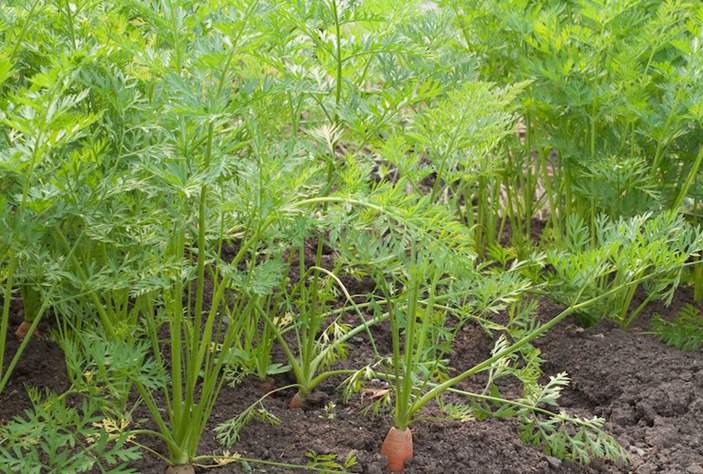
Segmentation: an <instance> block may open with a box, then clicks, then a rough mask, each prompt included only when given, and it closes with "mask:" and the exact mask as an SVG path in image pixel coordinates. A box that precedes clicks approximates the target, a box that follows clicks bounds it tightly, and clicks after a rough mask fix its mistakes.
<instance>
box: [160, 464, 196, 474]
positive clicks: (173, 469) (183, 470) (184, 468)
mask: <svg viewBox="0 0 703 474" xmlns="http://www.w3.org/2000/svg"><path fill="white" fill-rule="evenodd" d="M165 474H195V467H193V465H192V464H179V465H177V466H169V467H167V468H166V472H165Z"/></svg>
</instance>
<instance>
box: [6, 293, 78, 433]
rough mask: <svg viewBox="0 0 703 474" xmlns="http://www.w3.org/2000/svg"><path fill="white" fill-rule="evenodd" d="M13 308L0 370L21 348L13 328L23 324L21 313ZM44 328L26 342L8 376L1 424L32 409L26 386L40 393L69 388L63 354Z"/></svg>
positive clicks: (58, 391)
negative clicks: (48, 337)
mask: <svg viewBox="0 0 703 474" xmlns="http://www.w3.org/2000/svg"><path fill="white" fill-rule="evenodd" d="M14 306H15V312H14V313H13V316H12V317H11V318H10V326H9V330H8V335H7V342H6V346H5V357H4V364H3V370H5V369H6V368H7V366H8V365H9V363H10V361H11V360H12V358H13V357H14V355H15V353H16V352H17V349H18V348H19V346H20V341H18V340H17V338H16V337H15V329H16V328H17V326H18V325H19V324H20V323H21V322H22V310H21V308H18V307H17V306H19V305H14ZM46 332H47V331H46V329H45V328H44V327H43V326H42V325H40V331H39V336H37V337H33V338H32V339H30V340H29V342H28V344H27V347H26V348H25V350H24V352H23V353H22V356H21V357H20V359H19V362H18V363H17V366H16V367H15V370H14V371H13V373H12V376H11V377H10V381H9V382H8V384H7V387H5V390H3V391H2V393H0V423H2V422H3V421H5V420H8V419H10V418H12V417H14V416H15V415H18V414H20V413H22V412H23V411H24V410H25V409H26V408H29V407H31V402H30V399H29V397H28V395H27V390H26V386H32V387H35V388H38V389H39V390H41V391H46V390H48V391H51V392H54V393H62V392H63V391H65V390H66V389H68V385H69V384H68V380H67V377H66V362H65V359H64V355H63V351H62V350H61V349H60V348H59V347H58V345H57V344H56V343H54V342H53V341H50V340H49V339H47V338H46V337H45V336H44V334H46Z"/></svg>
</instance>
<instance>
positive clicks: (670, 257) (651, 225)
mask: <svg viewBox="0 0 703 474" xmlns="http://www.w3.org/2000/svg"><path fill="white" fill-rule="evenodd" d="M566 229H567V230H566V236H565V245H566V246H567V249H568V250H566V251H562V250H556V251H554V252H551V253H550V254H549V255H548V257H547V260H546V263H548V264H549V265H550V266H551V268H552V269H553V270H552V272H551V276H550V280H551V282H552V283H553V288H552V294H553V295H555V296H556V297H557V298H559V299H561V300H562V301H564V302H571V301H573V297H574V295H575V294H576V293H580V292H585V294H587V295H589V296H596V295H598V294H604V293H609V294H610V296H609V297H608V298H606V299H603V300H602V301H601V302H600V303H598V305H597V307H596V308H589V309H588V312H587V313H583V314H582V315H581V321H582V323H584V324H593V323H594V322H595V321H597V320H599V319H600V318H604V317H607V318H610V319H613V320H614V321H616V322H618V323H619V324H620V325H621V326H623V327H628V326H629V325H630V324H631V323H632V322H633V321H634V320H635V319H636V318H637V316H638V315H639V314H640V313H641V312H642V311H643V310H644V308H646V307H647V305H648V304H649V303H650V302H652V301H655V300H662V301H664V302H665V303H666V304H668V303H670V302H671V299H672V298H673V295H674V291H675V290H676V288H677V287H678V286H679V284H680V282H681V278H682V274H683V271H684V268H685V267H686V266H687V265H688V263H687V262H689V260H690V259H692V258H695V257H697V255H698V254H699V253H700V251H701V242H702V241H701V231H700V229H699V228H698V227H697V226H692V225H690V224H688V223H687V222H686V221H685V220H684V219H683V218H682V217H681V216H680V215H677V214H675V213H668V214H666V213H665V214H661V215H659V216H656V217H653V216H651V215H648V214H645V215H642V216H637V217H633V218H631V219H620V220H618V221H611V220H609V219H607V218H605V217H603V218H601V219H599V220H598V221H597V228H596V230H595V235H596V238H595V239H593V240H591V239H590V238H589V237H588V236H589V234H590V232H589V230H588V228H587V227H586V226H585V224H584V223H583V221H581V220H580V219H579V218H578V217H577V216H572V217H570V218H569V219H568V220H567V225H566ZM596 269H598V270H596ZM595 273H598V274H599V275H600V277H599V278H597V279H593V278H592V275H593V274H595ZM647 275H650V276H652V277H651V278H649V279H648V280H647V281H646V282H645V283H643V284H642V285H638V284H634V283H633V282H636V281H638V280H640V279H641V278H642V277H644V276H647ZM585 282H590V283H589V284H588V285H587V286H586V287H585V288H584V284H585ZM612 288H620V290H618V291H613V292H611V291H609V290H610V289H612ZM639 288H641V289H642V290H643V291H644V293H645V296H644V299H643V300H642V301H641V302H639V303H638V304H637V305H636V306H634V307H633V306H632V303H633V301H634V300H635V295H636V293H637V291H638V289H639Z"/></svg>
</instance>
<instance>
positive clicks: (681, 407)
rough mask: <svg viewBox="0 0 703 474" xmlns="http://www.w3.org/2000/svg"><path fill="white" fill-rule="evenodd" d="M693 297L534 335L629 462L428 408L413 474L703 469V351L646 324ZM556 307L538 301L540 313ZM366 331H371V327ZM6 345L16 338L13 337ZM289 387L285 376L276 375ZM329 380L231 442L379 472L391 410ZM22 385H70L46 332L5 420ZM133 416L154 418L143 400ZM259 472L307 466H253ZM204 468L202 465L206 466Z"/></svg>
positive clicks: (267, 454) (241, 403) (232, 397)
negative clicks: (299, 405) (331, 458)
mask: <svg viewBox="0 0 703 474" xmlns="http://www.w3.org/2000/svg"><path fill="white" fill-rule="evenodd" d="M691 301H692V295H691V292H690V291H689V290H688V289H682V290H680V291H679V292H678V293H677V296H676V299H675V301H674V302H673V304H672V305H671V306H670V307H669V308H665V307H663V305H660V304H653V305H651V306H650V308H649V309H648V310H647V312H646V313H645V314H643V315H642V316H641V317H640V319H639V320H638V321H637V322H636V323H635V325H634V327H632V328H630V329H629V330H627V331H624V330H621V329H620V328H618V327H617V326H615V325H613V324H611V323H608V322H602V323H600V324H599V325H597V326H595V327H593V328H588V329H583V328H580V327H577V326H576V325H574V324H573V321H569V320H567V321H564V322H562V323H561V324H560V325H559V326H557V327H556V328H554V329H553V330H552V331H551V332H550V333H549V334H547V335H545V336H543V337H542V338H541V339H539V340H538V341H537V342H536V345H537V346H538V347H539V348H540V349H541V350H542V358H543V359H544V361H545V362H544V364H543V370H544V371H545V376H549V375H555V374H557V373H559V372H564V371H565V372H567V373H568V374H569V375H570V377H571V380H572V383H571V385H570V387H569V388H568V389H567V390H565V392H564V395H563V396H562V399H561V405H562V407H563V408H564V409H566V410H567V411H569V412H572V413H575V414H578V415H580V416H589V417H590V416H601V417H604V418H605V419H606V420H607V425H606V427H607V430H608V431H609V432H610V433H612V434H613V435H615V436H616V437H617V439H618V440H619V442H620V443H621V444H622V445H623V447H624V448H625V449H626V451H627V452H628V454H629V456H630V462H629V464H627V465H623V466H616V465H613V464H611V463H605V462H594V463H593V464H591V465H590V466H580V465H576V464H573V463H569V462H563V461H560V460H558V459H555V458H551V457H548V456H546V455H545V454H544V453H543V452H542V451H541V450H540V449H539V448H536V447H532V446H527V445H525V444H523V443H522V442H521V441H520V440H519V438H518V435H517V427H516V424H515V423H514V422H513V421H510V420H487V421H480V422H477V421H468V422H458V421H446V420H442V419H440V418H439V417H438V416H437V415H438V414H437V413H435V411H434V409H433V408H432V407H430V408H428V409H427V410H426V412H425V413H423V416H422V417H420V419H419V420H417V422H416V423H415V425H414V427H413V434H414V451H415V458H414V459H413V460H412V461H411V462H410V463H409V464H408V468H407V469H406V472H408V473H487V474H490V473H643V474H649V473H672V474H676V473H682V474H703V442H702V440H701V436H700V435H699V432H698V430H699V429H700V426H702V425H703V353H702V352H701V351H698V352H682V351H679V350H677V349H674V348H671V347H669V346H666V345H664V344H663V343H661V342H660V341H659V340H658V339H657V338H656V337H654V336H652V335H649V334H645V332H646V331H647V329H648V324H649V319H650V318H651V317H652V315H653V314H655V313H660V314H665V315H671V316H673V315H675V314H676V313H677V312H678V310H679V309H680V308H681V307H682V306H683V305H684V304H686V303H689V302H691ZM558 311H559V308H558V307H557V306H555V305H553V304H551V303H546V302H545V303H543V304H542V306H541V308H540V313H541V317H542V318H548V317H549V316H551V315H554V314H556V313H557V312H558ZM364 337H365V336H364ZM376 337H377V338H378V339H377V343H379V345H380V346H381V347H387V340H384V339H387V338H388V331H387V329H386V328H383V327H379V328H378V330H377V333H376ZM364 341H365V339H363V338H360V340H357V341H356V344H357V345H358V346H359V348H361V349H362V350H357V351H351V352H352V356H353V357H354V358H353V359H351V360H347V361H345V362H344V365H345V366H360V365H362V364H364V363H366V362H368V357H369V351H368V350H366V348H365V347H364ZM8 343H9V344H10V347H9V351H8V352H9V353H12V352H13V348H14V347H15V346H16V344H17V343H16V341H14V340H13V336H12V334H10V337H9V339H8ZM491 347H492V341H491V339H490V338H489V337H488V336H487V335H485V333H484V332H483V331H481V330H480V329H479V328H477V327H473V326H467V327H466V328H465V329H464V330H462V331H461V332H460V333H459V334H458V335H457V338H456V340H455V350H454V354H453V357H452V359H451V362H452V365H454V366H457V367H466V366H468V365H469V364H471V363H475V362H478V361H480V360H481V359H482V358H484V357H485V356H486V355H487V354H488V352H489V351H490V349H491ZM275 382H276V383H277V385H279V386H282V385H285V384H286V383H288V382H289V380H287V379H286V376H280V377H279V378H277V379H276V380H275ZM336 383H338V380H333V381H331V382H330V383H326V384H323V385H322V386H321V387H320V389H319V390H318V391H317V392H316V393H315V395H314V396H312V397H311V399H309V400H307V402H306V405H305V407H304V408H303V409H301V410H291V409H289V408H288V403H289V400H290V397H291V396H292V395H293V391H287V392H280V393H279V394H277V395H274V396H271V397H269V398H268V399H266V401H265V402H264V403H265V406H266V408H267V409H268V410H269V411H270V412H271V413H273V414H274V415H275V416H277V417H278V418H279V419H280V420H281V423H280V424H279V425H277V426H273V425H270V424H267V423H265V422H263V421H258V420H255V421H253V422H251V423H250V424H249V425H248V426H247V427H246V428H245V429H244V430H243V431H242V432H241V439H240V441H239V442H238V444H237V445H235V446H234V447H233V448H232V449H231V451H232V452H236V453H239V454H240V455H241V456H243V457H247V458H256V459H260V460H268V461H279V462H286V463H292V464H306V463H307V462H308V458H306V452H310V451H311V452H315V453H317V454H335V455H337V457H338V460H339V461H341V460H343V459H344V458H346V456H347V455H348V454H349V453H353V454H354V455H355V456H356V459H357V463H356V465H355V466H354V467H353V468H351V470H352V471H353V472H363V473H383V472H385V471H384V464H385V463H384V460H383V458H382V457H381V456H380V454H378V451H379V449H380V445H381V442H382V441H383V438H384V436H385V434H386V432H387V430H388V428H389V421H388V419H389V418H388V417H387V416H372V415H365V414H364V413H363V409H364V407H366V406H367V401H365V400H362V399H361V398H360V397H357V398H353V399H352V400H350V401H349V402H348V403H344V402H343V401H342V400H341V399H340V398H339V391H338V390H337V389H336V386H335V384H336ZM25 385H34V386H37V387H41V388H48V389H51V390H54V391H61V390H62V389H65V388H66V386H67V382H66V379H65V365H64V361H63V356H62V354H61V351H60V349H59V348H58V347H57V346H56V345H55V344H54V343H53V342H51V341H48V340H47V339H44V338H36V339H35V340H33V341H32V342H31V344H30V345H29V346H28V349H27V352H26V353H25V355H24V357H23V358H22V361H21V363H20V365H19V366H18V368H17V369H16V372H15V373H14V375H13V377H12V381H11V384H10V385H9V386H8V388H7V389H6V391H5V392H4V393H3V394H2V397H0V419H3V420H4V419H7V418H8V417H10V416H13V415H15V414H17V413H19V412H21V411H22V410H23V409H24V408H27V407H29V401H28V398H27V397H26V395H25V389H24V386H25ZM260 396H261V391H260V388H259V387H258V384H256V383H255V381H254V380H245V381H244V382H243V383H241V384H239V385H237V386H236V387H234V388H232V387H228V386H225V388H224V389H223V392H222V394H221V397H220V401H219V403H218V404H217V406H216V408H215V411H214V413H213V415H212V419H211V424H210V428H214V427H215V426H216V425H217V424H219V423H222V422H223V421H225V420H227V419H229V418H231V417H233V416H236V415H237V414H239V413H241V412H242V410H243V409H245V408H246V407H248V406H249V405H250V404H252V403H254V402H255V401H256V400H257V399H258V398H259V397H260ZM135 420H136V422H137V423H144V424H147V425H148V424H149V423H148V421H147V420H146V412H145V411H143V410H142V409H139V410H137V413H136V414H135ZM140 441H142V442H145V443H147V444H149V446H150V447H152V448H153V449H155V450H157V451H161V452H163V446H162V445H160V444H159V443H158V442H154V441H153V440H150V439H141V440H140ZM222 451H223V448H222V447H221V446H219V445H218V443H217V441H216V439H215V436H214V432H213V430H212V429H209V430H208V431H207V432H206V433H205V436H204V439H203V441H202V443H201V453H216V454H219V453H222ZM250 466H251V469H252V471H253V472H301V471H294V470H291V469H285V468H275V467H272V466H269V465H264V464H253V463H252V464H251V465H250ZM132 467H133V468H135V469H136V470H137V471H138V472H141V473H158V474H161V473H163V470H164V464H163V462H162V461H161V460H160V459H159V458H157V457H156V456H154V455H152V454H149V453H145V454H144V458H143V459H142V460H141V461H139V462H137V463H135V464H133V465H132ZM207 471H208V472H212V473H234V472H252V471H247V470H245V469H244V468H243V467H242V465H241V464H239V463H233V464H229V465H227V466H222V467H217V468H214V469H208V470H207ZM202 472H205V471H204V470H203V471H202Z"/></svg>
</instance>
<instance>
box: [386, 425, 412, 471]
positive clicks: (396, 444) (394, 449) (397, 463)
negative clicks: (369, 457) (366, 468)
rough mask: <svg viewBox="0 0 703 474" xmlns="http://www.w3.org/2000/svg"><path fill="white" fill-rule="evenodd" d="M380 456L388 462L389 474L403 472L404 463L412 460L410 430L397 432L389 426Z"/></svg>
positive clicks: (397, 430)
mask: <svg viewBox="0 0 703 474" xmlns="http://www.w3.org/2000/svg"><path fill="white" fill-rule="evenodd" d="M381 454H382V455H383V456H385V458H386V459H387V460H388V469H389V470H390V471H391V472H403V469H405V463H406V462H407V461H409V460H410V459H412V458H413V434H412V432H411V431H410V428H405V429H404V430H399V429H396V428H395V427H393V426H391V429H390V430H388V434H387V435H386V439H384V440H383V446H382V447H381Z"/></svg>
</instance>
